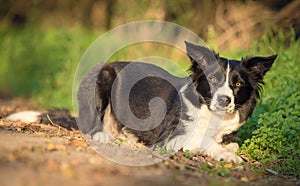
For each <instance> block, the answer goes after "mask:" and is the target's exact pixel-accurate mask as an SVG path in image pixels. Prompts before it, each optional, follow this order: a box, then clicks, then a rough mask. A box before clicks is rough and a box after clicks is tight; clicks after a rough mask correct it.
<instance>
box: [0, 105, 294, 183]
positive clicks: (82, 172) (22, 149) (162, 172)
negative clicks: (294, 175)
mask: <svg viewBox="0 0 300 186" xmlns="http://www.w3.org/2000/svg"><path fill="white" fill-rule="evenodd" d="M28 109H30V110H39V111H43V112H46V111H45V110H41V109H38V108H34V107H32V106H30V105H29V104H28V103H27V101H24V100H14V101H4V100H0V149H1V151H0V185H3V186H6V185H57V184H60V185H104V186H110V185H130V186H131V185H132V186H138V185H146V186H147V185H175V186H176V185H204V186H205V185H241V184H247V185H266V184H268V185H270V184H272V185H297V184H299V181H298V182H297V181H294V180H287V179H285V178H284V177H282V176H278V175H276V172H272V171H271V170H269V171H261V172H260V173H259V172H258V171H254V170H253V168H254V167H257V168H259V167H260V164H259V162H255V161H251V162H246V163H245V164H243V165H234V164H232V163H222V162H217V161H214V160H212V159H211V158H210V157H202V156H191V155H187V154H185V153H184V152H182V151H179V152H177V153H175V154H173V155H171V157H170V158H165V156H163V155H160V154H159V153H156V154H155V153H152V154H150V155H149V154H146V155H145V154H143V153H140V152H144V150H145V148H146V147H144V146H142V145H141V146H133V145H128V144H126V143H114V144H106V146H98V147H99V148H102V149H103V148H105V152H107V154H105V156H102V155H103V154H102V155H100V154H99V153H97V152H96V151H95V150H94V149H95V146H94V147H92V146H91V145H92V144H91V143H89V144H88V143H87V142H86V141H85V139H84V138H83V136H82V135H81V133H80V131H79V130H78V128H77V126H76V124H75V123H74V122H75V120H74V118H73V117H72V116H71V115H70V114H69V113H68V112H67V111H66V110H55V111H54V110H52V111H48V112H47V113H49V114H48V116H49V118H51V122H50V121H49V120H48V121H47V120H46V119H45V118H43V117H42V119H41V121H39V122H36V123H24V122H20V121H17V122H12V121H8V120H6V119H5V116H7V115H8V114H10V113H14V112H16V111H22V110H28ZM94 145H95V144H94ZM96 146H97V145H96ZM137 149H138V150H137ZM116 153H120V154H127V156H126V157H131V161H136V162H139V161H140V160H139V159H138V158H142V159H143V160H145V159H147V158H149V159H150V160H153V159H155V158H156V159H159V161H158V163H155V164H152V165H148V166H127V165H122V164H119V163H115V162H113V161H110V160H108V159H107V158H105V157H110V156H112V155H113V154H116ZM140 154H142V155H140ZM241 156H242V157H243V158H244V159H245V160H247V157H246V156H245V155H242V154H241ZM129 159H130V158H129Z"/></svg>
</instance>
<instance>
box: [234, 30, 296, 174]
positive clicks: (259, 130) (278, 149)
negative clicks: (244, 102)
mask: <svg viewBox="0 0 300 186" xmlns="http://www.w3.org/2000/svg"><path fill="white" fill-rule="evenodd" d="M287 35H292V34H283V33H282V32H280V33H279V34H278V36H274V35H272V34H271V36H270V34H269V35H266V36H264V37H263V39H262V40H260V41H258V42H257V43H255V45H254V47H253V49H252V50H259V51H260V52H262V51H271V52H272V53H275V52H276V53H278V59H277V60H276V62H275V64H274V66H273V67H272V69H271V70H270V72H269V73H268V74H267V75H266V78H265V82H266V85H265V88H264V91H263V92H262V99H261V100H259V103H258V105H257V107H256V110H255V112H254V113H253V116H252V117H251V119H250V120H249V121H248V122H247V123H246V124H245V125H244V126H243V127H242V128H241V129H240V131H239V133H238V134H239V136H240V137H241V139H242V141H243V144H242V147H241V150H242V151H243V152H245V153H246V154H248V155H249V156H250V157H251V158H253V159H256V160H259V161H260V162H261V163H262V164H263V165H264V166H266V167H270V168H272V169H275V170H277V171H279V172H281V173H282V174H291V175H299V174H300V167H299V165H300V158H299V157H300V145H299V141H300V123H299V121H300V87H299V85H300V79H299V74H300V70H299V65H298V64H297V63H298V59H299V53H298V51H299V49H300V41H299V40H297V41H295V40H291V41H290V46H289V47H286V45H285V41H286V39H287V38H286V37H284V36H287ZM291 38H293V37H291Z"/></svg>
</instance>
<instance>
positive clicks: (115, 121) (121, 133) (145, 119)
mask: <svg viewBox="0 0 300 186" xmlns="http://www.w3.org/2000/svg"><path fill="white" fill-rule="evenodd" d="M185 44H186V49H187V55H188V57H189V58H190V60H191V67H190V69H189V72H190V75H189V76H188V77H185V78H178V77H175V76H173V75H171V74H169V73H168V72H167V71H165V70H163V69H161V68H160V67H157V66H155V65H152V64H148V63H142V62H112V63H105V64H104V65H100V64H99V65H97V66H96V67H94V68H93V69H92V71H91V72H90V73H89V74H88V75H87V76H86V77H85V78H84V79H83V81H82V82H81V84H80V87H79V91H78V104H79V117H78V120H77V123H78V126H79V129H80V130H81V131H82V132H83V133H84V134H89V135H91V136H92V139H93V140H96V141H99V142H108V141H111V140H114V139H117V138H122V139H125V140H127V141H128V142H134V143H135V142H143V143H144V144H145V145H148V146H156V145H165V144H167V145H168V148H173V149H176V150H178V149H181V148H183V150H190V151H191V152H192V153H196V154H202V155H208V156H211V157H212V158H214V159H216V160H223V161H228V162H230V161H232V162H235V163H240V162H242V159H241V158H240V157H239V156H238V155H236V154H235V152H236V151H237V150H238V145H237V144H236V143H230V144H227V145H223V144H222V138H223V136H224V135H227V134H231V133H232V132H234V131H236V130H238V129H239V128H240V127H241V126H242V125H243V123H244V122H245V121H246V120H247V119H248V118H249V117H250V115H251V114H252V112H253V110H254V108H255V105H256V99H257V98H258V97H259V90H260V87H261V84H263V77H264V75H265V73H266V72H267V71H268V70H269V69H270V68H271V66H272V64H273V62H274V61H275V59H276V57H277V55H272V56H269V57H246V58H243V59H242V60H241V61H237V60H229V59H226V58H222V57H220V56H219V55H218V54H215V53H214V52H213V51H211V50H209V49H207V48H205V47H203V46H198V45H194V44H191V43H189V42H185Z"/></svg>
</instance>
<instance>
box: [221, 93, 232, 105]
mask: <svg viewBox="0 0 300 186" xmlns="http://www.w3.org/2000/svg"><path fill="white" fill-rule="evenodd" d="M230 102H231V99H230V97H229V96H225V95H221V96H218V104H219V105H220V106H222V107H227V106H228V105H229V104H230Z"/></svg>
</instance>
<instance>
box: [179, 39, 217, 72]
mask: <svg viewBox="0 0 300 186" xmlns="http://www.w3.org/2000/svg"><path fill="white" fill-rule="evenodd" d="M184 42H185V45H186V52H187V55H188V57H189V58H190V59H191V61H192V63H193V66H194V65H196V64H197V66H200V67H201V69H205V68H206V67H207V66H208V65H209V64H210V63H213V62H216V61H217V56H218V55H216V54H215V53H214V52H213V51H211V50H210V49H208V48H206V47H203V46H199V45H194V44H192V43H189V42H187V41H184ZM195 63H196V64H195Z"/></svg>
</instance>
